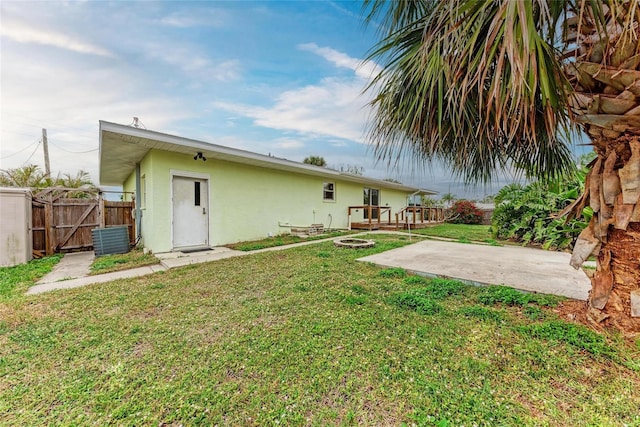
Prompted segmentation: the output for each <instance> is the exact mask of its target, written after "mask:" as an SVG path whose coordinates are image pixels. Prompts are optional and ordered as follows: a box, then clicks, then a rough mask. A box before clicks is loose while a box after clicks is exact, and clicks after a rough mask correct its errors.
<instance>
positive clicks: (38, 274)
mask: <svg viewBox="0 0 640 427" xmlns="http://www.w3.org/2000/svg"><path fill="white" fill-rule="evenodd" d="M61 259H62V255H59V254H57V255H52V256H48V257H44V258H40V259H34V260H32V261H31V262H28V263H26V264H18V265H15V266H13V267H0V302H3V301H9V300H12V299H15V298H20V297H21V296H22V294H24V293H25V292H26V291H27V289H29V286H31V285H33V284H34V283H36V282H37V281H38V280H39V279H41V278H42V277H44V276H45V275H46V274H47V273H49V272H50V271H51V270H52V269H53V266H54V265H56V264H57V263H58V262H60V260H61ZM1 320H2V317H1V316H0V321H1Z"/></svg>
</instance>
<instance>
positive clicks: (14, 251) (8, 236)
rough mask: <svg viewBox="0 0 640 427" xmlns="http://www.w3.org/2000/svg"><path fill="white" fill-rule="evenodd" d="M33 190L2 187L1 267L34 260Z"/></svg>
mask: <svg viewBox="0 0 640 427" xmlns="http://www.w3.org/2000/svg"><path fill="white" fill-rule="evenodd" d="M31 227H32V226H31V190H29V189H28V188H8V187H0V267H6V266H12V265H17V264H23V263H25V262H29V261H31V258H32V250H31V248H32V245H33V243H32V231H31Z"/></svg>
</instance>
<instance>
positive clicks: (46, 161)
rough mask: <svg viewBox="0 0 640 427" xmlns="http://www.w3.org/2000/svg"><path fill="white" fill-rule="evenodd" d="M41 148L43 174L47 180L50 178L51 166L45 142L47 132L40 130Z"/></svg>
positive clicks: (47, 144)
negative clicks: (42, 153) (42, 151)
mask: <svg viewBox="0 0 640 427" xmlns="http://www.w3.org/2000/svg"><path fill="white" fill-rule="evenodd" d="M42 148H43V149H44V173H45V174H46V176H47V178H50V177H51V166H50V165H49V143H48V142H47V130H46V129H45V128H42Z"/></svg>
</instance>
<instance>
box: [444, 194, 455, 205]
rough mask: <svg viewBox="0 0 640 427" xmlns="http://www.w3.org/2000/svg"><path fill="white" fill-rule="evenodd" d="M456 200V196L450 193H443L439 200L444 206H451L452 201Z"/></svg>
mask: <svg viewBox="0 0 640 427" xmlns="http://www.w3.org/2000/svg"><path fill="white" fill-rule="evenodd" d="M455 200H456V196H454V195H453V194H451V193H444V194H443V195H442V197H441V198H440V201H441V202H442V203H443V204H444V205H445V206H446V207H451V205H452V204H453V202H454V201H455Z"/></svg>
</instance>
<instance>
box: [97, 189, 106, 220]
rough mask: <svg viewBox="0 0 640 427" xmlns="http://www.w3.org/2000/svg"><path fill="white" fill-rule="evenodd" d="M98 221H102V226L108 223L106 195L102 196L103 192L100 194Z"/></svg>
mask: <svg viewBox="0 0 640 427" xmlns="http://www.w3.org/2000/svg"><path fill="white" fill-rule="evenodd" d="M98 222H99V223H100V228H104V227H106V225H107V219H106V212H105V210H104V197H102V193H100V194H99V195H98Z"/></svg>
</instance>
